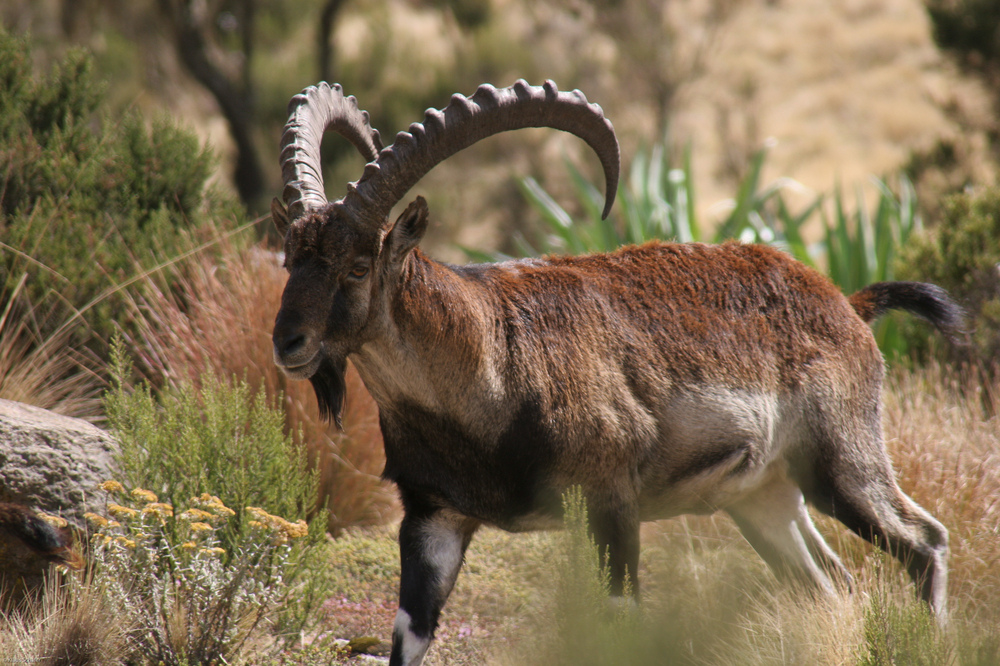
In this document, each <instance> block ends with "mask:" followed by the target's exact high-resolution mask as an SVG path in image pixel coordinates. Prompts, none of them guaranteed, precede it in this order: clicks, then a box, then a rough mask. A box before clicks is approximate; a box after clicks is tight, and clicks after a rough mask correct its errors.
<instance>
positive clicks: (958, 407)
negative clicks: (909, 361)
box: [885, 367, 1000, 627]
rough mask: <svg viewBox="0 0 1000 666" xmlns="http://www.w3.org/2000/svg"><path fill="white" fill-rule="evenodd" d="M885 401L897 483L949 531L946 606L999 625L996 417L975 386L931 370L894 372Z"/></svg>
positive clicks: (999, 428)
mask: <svg viewBox="0 0 1000 666" xmlns="http://www.w3.org/2000/svg"><path fill="white" fill-rule="evenodd" d="M992 395H996V390H995V389H994V390H993V391H992ZM887 396H888V397H887V401H886V403H887V404H886V419H885V433H886V439H887V441H888V444H889V448H890V453H891V455H892V457H893V459H894V460H895V461H896V468H897V470H898V472H899V479H900V485H901V486H902V487H903V489H904V490H905V491H906V492H907V493H909V494H910V495H911V496H912V497H913V498H914V499H915V500H916V501H917V502H919V503H920V504H921V505H922V506H924V507H925V508H926V509H927V510H928V511H930V512H931V513H932V514H934V515H935V516H936V517H937V518H938V519H939V520H940V521H941V522H942V523H944V525H945V526H946V527H947V528H948V530H949V531H950V542H949V543H950V546H951V559H950V563H951V575H950V577H949V591H950V597H951V605H952V607H953V608H954V609H956V610H957V611H959V612H960V613H961V614H963V615H967V616H968V617H969V618H973V619H977V621H978V619H979V618H982V619H983V620H987V619H988V620H989V621H991V622H992V623H993V626H995V627H1000V417H997V416H992V417H991V416H990V415H989V413H988V411H989V410H986V409H984V406H983V403H982V400H983V391H982V388H981V387H980V386H979V384H978V383H977V382H976V381H974V380H972V379H971V378H970V377H968V376H966V375H963V374H952V373H949V372H948V371H945V370H942V369H941V368H936V367H935V368H930V369H928V370H924V371H920V372H916V373H913V374H904V373H900V374H898V375H896V376H895V377H894V378H893V381H892V382H891V385H890V390H889V391H888V394H887ZM998 406H1000V405H994V406H993V407H992V412H993V413H994V414H995V413H996V407H998Z"/></svg>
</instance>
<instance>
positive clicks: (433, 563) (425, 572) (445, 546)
mask: <svg viewBox="0 0 1000 666" xmlns="http://www.w3.org/2000/svg"><path fill="white" fill-rule="evenodd" d="M404 504H405V505H406V515H405V517H404V518H403V523H402V525H400V528H399V554H400V564H401V576H400V585H399V611H398V612H397V613H396V624H395V627H394V628H393V634H392V654H391V655H390V657H389V664H390V666H416V665H417V664H419V663H420V662H421V661H423V658H424V655H425V654H426V652H427V648H428V647H429V646H430V643H431V639H432V638H433V637H434V630H435V629H436V628H437V622H438V617H439V616H440V614H441V609H442V608H443V607H444V604H445V601H446V600H447V599H448V595H449V594H451V590H452V587H454V585H455V579H456V578H457V577H458V571H459V569H460V568H461V566H462V559H463V557H464V556H465V550H466V548H468V546H469V542H470V541H471V540H472V535H473V533H474V532H475V531H476V528H477V527H478V523H477V522H476V521H474V520H471V519H469V518H466V517H465V516H462V515H460V514H457V513H455V512H453V511H450V510H446V509H436V508H432V507H429V506H427V505H421V504H418V503H416V502H412V501H409V502H407V501H405V498H404Z"/></svg>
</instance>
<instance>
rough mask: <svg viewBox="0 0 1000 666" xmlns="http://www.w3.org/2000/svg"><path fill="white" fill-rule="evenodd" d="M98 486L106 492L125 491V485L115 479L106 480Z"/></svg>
mask: <svg viewBox="0 0 1000 666" xmlns="http://www.w3.org/2000/svg"><path fill="white" fill-rule="evenodd" d="M98 488H100V489H101V490H103V491H104V492H106V493H123V492H125V487H124V486H123V485H122V484H120V483H118V482H117V481H115V480H114V479H111V480H108V481H105V482H104V483H102V484H101V485H100V486H98Z"/></svg>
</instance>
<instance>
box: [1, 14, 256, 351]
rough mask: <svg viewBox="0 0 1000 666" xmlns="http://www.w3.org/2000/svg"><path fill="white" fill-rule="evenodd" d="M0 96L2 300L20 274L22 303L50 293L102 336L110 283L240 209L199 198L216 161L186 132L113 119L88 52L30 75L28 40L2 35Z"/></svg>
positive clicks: (110, 305)
mask: <svg viewBox="0 0 1000 666" xmlns="http://www.w3.org/2000/svg"><path fill="white" fill-rule="evenodd" d="M0 88H2V90H0V241H2V243H3V245H2V246H0V248H2V252H0V294H2V296H3V298H4V300H9V299H10V298H11V297H12V294H13V291H14V288H15V285H17V284H18V283H19V281H20V280H21V279H22V276H27V279H26V282H25V289H24V296H25V297H26V298H27V301H28V302H30V303H33V304H36V305H38V304H41V303H42V302H43V301H45V299H46V298H49V297H52V296H53V295H55V296H56V297H57V299H58V300H60V301H62V302H64V303H65V304H67V305H68V308H67V312H68V313H69V314H73V313H75V312H76V311H83V312H84V321H85V322H86V323H88V324H90V326H91V327H92V328H93V329H94V330H95V331H96V332H97V333H98V334H99V335H100V336H101V337H104V338H107V337H110V332H111V331H112V330H113V329H114V324H113V319H114V315H115V312H116V310H117V309H118V307H119V306H118V305H116V303H115V302H114V301H113V299H108V295H109V294H112V293H114V291H115V288H116V286H117V285H119V284H121V283H122V282H124V281H125V280H126V279H127V278H128V277H130V276H131V275H132V274H133V273H141V272H142V271H144V270H148V269H150V268H152V267H154V266H156V265H157V264H159V263H161V262H163V261H164V260H165V259H167V258H172V257H174V256H176V255H178V254H181V253H182V252H183V251H184V250H186V249H189V248H190V247H193V246H194V245H195V244H196V242H195V241H196V238H195V236H197V233H195V231H194V230H197V229H198V228H199V227H201V226H202V225H203V224H204V222H205V221H206V220H212V221H214V222H216V223H218V222H221V220H223V219H225V218H227V217H230V218H232V217H235V216H236V214H237V209H236V207H235V206H234V205H233V204H232V202H230V201H228V200H227V199H226V198H225V197H223V196H222V195H220V194H219V193H217V192H214V191H207V190H206V183H207V181H208V178H209V177H210V176H211V174H212V171H213V169H214V158H213V156H212V154H211V153H210V151H209V150H208V149H207V148H202V147H200V146H199V144H198V140H197V138H196V137H195V136H194V134H193V133H191V132H188V131H186V130H183V129H180V128H178V127H176V126H174V125H173V124H172V123H170V122H169V121H166V120H163V119H160V120H156V121H154V122H153V123H152V126H151V127H150V128H147V126H146V123H145V121H144V119H143V118H142V117H141V116H139V115H138V114H137V113H134V112H126V113H124V114H120V115H118V116H117V117H112V116H111V115H110V113H109V112H108V111H109V110H108V109H106V108H105V107H104V106H103V100H104V86H103V85H102V84H101V83H100V82H99V81H98V79H97V77H96V76H95V74H94V71H93V60H92V58H91V57H90V56H89V55H88V54H87V53H86V52H84V51H80V50H74V51H71V52H70V53H69V54H68V55H67V56H66V57H65V58H64V59H63V60H62V61H61V62H60V63H59V64H58V65H57V66H56V67H54V68H53V70H52V71H51V72H50V73H48V74H47V75H43V76H39V77H37V78H36V77H35V76H33V73H32V63H31V54H30V50H29V47H28V44H27V41H26V40H24V39H19V38H17V37H13V36H11V35H9V34H8V33H6V32H5V31H3V30H2V29H0ZM57 325H58V323H57Z"/></svg>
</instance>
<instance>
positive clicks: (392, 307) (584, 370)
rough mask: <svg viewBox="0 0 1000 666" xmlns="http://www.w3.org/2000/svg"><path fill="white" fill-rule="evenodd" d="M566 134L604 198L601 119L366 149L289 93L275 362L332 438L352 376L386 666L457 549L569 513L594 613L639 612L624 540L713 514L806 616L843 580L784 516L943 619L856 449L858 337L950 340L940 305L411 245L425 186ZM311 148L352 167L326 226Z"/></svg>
mask: <svg viewBox="0 0 1000 666" xmlns="http://www.w3.org/2000/svg"><path fill="white" fill-rule="evenodd" d="M537 126H546V127H553V128H556V129H561V130H566V131H570V132H572V133H574V134H576V135H577V136H579V137H581V138H582V139H584V140H585V141H586V142H587V143H588V144H589V145H590V146H591V147H592V148H593V149H594V150H595V152H597V154H598V156H599V157H600V159H601V163H602V165H603V167H604V173H605V178H606V182H607V194H606V207H605V214H607V211H608V209H609V208H610V206H611V203H612V201H613V197H614V194H615V190H616V188H617V181H618V169H619V153H618V144H617V141H616V139H615V136H614V131H613V129H612V127H611V124H610V123H609V122H608V121H607V120H606V119H605V118H604V116H603V113H602V111H601V109H600V107H598V106H596V105H592V104H588V103H587V101H586V99H585V98H584V97H583V95H582V94H580V93H579V92H574V93H565V92H559V91H558V90H556V88H555V86H554V85H553V84H552V83H551V82H549V83H546V85H545V86H544V87H532V86H528V85H527V84H525V83H524V82H523V81H522V82H518V83H517V84H515V85H514V86H513V87H511V88H507V89H500V90H498V89H495V88H492V87H489V86H483V87H481V88H480V89H479V91H478V92H477V93H476V95H475V96H473V97H472V98H465V97H461V96H458V95H456V96H455V97H453V99H452V102H451V104H450V105H449V106H448V107H447V108H446V109H444V110H443V111H435V110H430V111H428V112H427V116H426V118H425V121H424V123H423V124H422V125H413V126H411V128H410V131H409V133H401V134H400V135H399V136H398V137H397V139H396V142H395V143H394V144H393V146H391V147H389V148H387V149H384V150H383V149H382V146H381V141H380V139H379V135H378V132H376V131H375V130H373V129H372V128H371V126H370V124H369V122H368V116H367V114H366V113H364V112H362V111H360V110H359V109H358V107H357V103H356V102H355V100H354V98H353V97H346V98H345V97H344V96H343V93H342V92H341V90H340V88H339V86H334V87H330V86H327V85H326V84H320V85H319V86H318V87H312V88H308V89H306V90H305V91H304V92H303V93H302V94H301V95H298V96H296V97H295V98H294V99H293V101H292V104H291V108H290V118H289V122H288V125H287V126H286V132H285V136H284V138H283V146H284V150H283V152H282V160H283V172H284V176H285V192H284V196H285V200H286V203H287V205H288V208H287V210H286V208H285V207H284V206H283V205H282V204H281V203H280V202H278V201H277V200H275V203H274V205H273V206H272V214H273V218H274V220H275V222H276V224H277V225H278V227H279V229H281V230H282V231H283V232H284V233H285V263H286V266H287V268H288V270H289V273H290V277H289V280H288V285H287V286H286V288H285V292H284V295H283V297H282V304H281V310H280V312H279V313H278V317H277V322H276V323H275V328H274V356H275V362H276V363H277V364H278V365H279V366H280V367H281V368H282V369H283V370H284V371H285V372H286V373H287V374H288V375H289V376H291V377H298V378H303V379H309V380H311V381H312V383H313V385H314V387H315V389H316V395H317V398H318V400H319V403H320V406H321V408H322V409H323V411H324V413H326V414H327V415H329V416H331V417H332V418H333V419H334V420H337V421H338V422H339V418H340V412H341V409H342V405H343V400H344V379H343V377H344V370H345V367H346V362H347V359H348V358H350V360H351V361H352V362H353V364H354V365H355V367H356V368H357V370H358V372H359V373H360V375H361V377H362V379H363V380H364V382H365V386H366V387H367V388H368V390H369V391H370V392H371V394H372V396H374V398H375V401H376V402H377V403H378V406H379V418H380V423H381V428H382V434H383V437H384V441H385V455H386V467H385V472H384V475H385V477H386V478H388V479H391V480H393V481H395V482H396V484H397V485H398V487H399V490H400V495H401V497H402V502H403V507H404V510H405V515H404V518H403V522H402V525H401V526H400V534H399V545H400V556H401V561H402V579H401V584H400V598H399V602H400V607H399V612H398V614H397V619H396V626H395V630H394V633H393V648H392V656H391V659H390V663H391V664H393V666H395V665H397V664H406V665H408V666H412V665H414V664H419V663H420V662H421V660H422V659H423V656H424V654H425V652H426V650H427V648H428V646H429V644H430V641H431V638H432V636H433V633H434V629H435V626H436V624H437V620H438V615H439V613H440V611H441V608H442V607H443V605H444V603H445V600H446V599H447V597H448V595H449V593H450V591H451V589H452V586H453V585H454V582H455V578H456V577H457V575H458V571H459V568H460V567H461V564H462V559H463V556H464V553H465V549H466V548H467V546H468V545H469V542H470V540H471V539H472V537H473V534H474V533H475V531H476V529H477V528H478V527H479V526H480V525H483V524H489V525H496V526H499V527H501V528H504V529H507V530H513V531H519V530H530V529H538V528H547V527H555V526H558V525H559V524H560V520H561V503H560V497H561V495H562V493H563V492H564V491H565V490H567V489H568V488H570V487H572V486H580V487H582V489H583V491H584V494H585V496H586V498H587V508H588V514H589V517H590V522H591V529H592V532H593V534H594V537H595V539H596V541H597V542H598V544H599V545H600V547H601V548H602V549H604V552H606V553H607V556H608V559H609V562H610V567H611V576H612V593H613V594H616V595H621V594H622V590H623V581H624V579H625V577H626V575H627V576H628V577H629V578H630V580H631V581H632V589H633V590H634V591H635V594H636V595H638V581H637V578H636V573H637V569H638V560H639V523H640V521H644V520H655V519H660V518H667V517H670V516H675V515H678V514H683V513H711V512H714V511H717V510H723V511H726V512H727V513H729V515H731V516H732V517H733V519H734V520H735V521H736V523H737V524H738V525H739V528H740V530H741V531H742V532H743V534H744V535H745V536H746V538H747V540H748V541H749V542H750V543H751V544H752V545H753V547H754V548H755V549H756V550H757V552H758V553H760V555H761V556H762V557H763V558H764V559H765V560H766V561H767V563H768V564H769V565H770V566H771V567H772V568H773V569H774V571H775V572H776V573H777V574H779V575H782V576H785V577H788V578H791V579H793V580H796V581H799V582H801V583H804V584H805V585H806V586H808V587H810V588H812V589H815V590H817V591H819V592H821V593H825V594H834V593H835V592H836V590H837V588H838V586H839V585H841V584H843V585H846V584H847V582H848V581H849V579H850V576H849V574H848V573H847V571H846V569H845V568H844V566H843V565H842V564H841V562H840V559H839V558H838V557H837V555H836V554H835V553H834V552H833V551H832V550H831V549H830V547H829V546H828V545H827V544H826V543H825V542H824V540H823V538H822V537H821V536H820V534H819V532H818V531H817V530H816V528H815V527H814V525H813V522H812V519H811V518H810V515H809V513H808V511H807V509H806V502H808V503H810V504H812V505H813V506H814V507H816V508H817V509H819V510H820V511H822V512H824V513H827V514H829V515H832V516H834V517H836V518H837V519H838V520H840V521H841V522H843V523H844V524H845V525H846V526H847V527H849V528H850V529H852V530H854V531H855V532H856V533H858V534H859V535H860V536H862V537H863V538H865V539H868V540H869V541H873V542H875V543H877V544H878V545H879V546H881V547H883V548H885V549H886V550H887V551H888V552H890V553H892V554H893V555H894V556H896V557H898V558H899V559H900V560H902V561H903V562H905V563H906V566H907V567H908V570H909V572H910V574H911V576H912V577H913V579H914V581H915V582H916V584H917V587H918V589H919V592H920V595H921V597H922V598H923V599H924V600H925V601H927V602H928V603H929V604H930V606H931V608H932V609H933V610H934V611H935V612H936V613H938V614H940V615H941V616H942V617H943V614H944V613H945V599H946V592H945V588H946V577H947V566H946V557H947V550H948V546H947V531H946V530H945V528H944V527H943V526H942V525H941V524H940V523H938V522H937V521H936V520H934V519H933V518H932V517H931V516H930V515H928V514H927V512H926V511H924V510H923V509H921V508H920V507H919V506H918V505H917V504H916V503H914V502H913V501H912V500H911V499H910V498H909V497H907V496H906V495H905V494H903V492H902V491H901V490H900V489H899V488H898V486H897V485H896V482H895V480H894V478H893V471H892V467H891V463H890V461H889V458H888V456H887V455H886V451H885V447H884V445H883V441H882V433H881V408H880V404H881V397H880V392H881V385H882V378H883V363H882V357H881V355H880V353H879V350H878V348H877V347H876V345H875V340H874V338H873V336H872V333H871V331H870V330H869V328H868V326H867V324H866V322H868V321H870V320H872V319H874V318H875V317H877V316H879V315H880V314H882V313H883V312H885V311H886V310H887V309H893V308H902V309H906V310H910V311H913V312H915V313H917V314H919V315H921V316H923V317H925V318H927V319H929V320H930V321H931V322H933V323H934V324H935V325H937V326H938V327H939V328H941V329H942V330H944V331H945V332H948V333H951V332H954V331H955V330H957V328H958V327H959V326H960V320H961V316H960V312H959V310H958V308H957V307H956V306H954V304H953V303H952V302H951V301H950V300H949V299H948V297H947V295H946V294H944V292H942V291H941V290H940V289H938V288H936V287H934V286H933V285H926V284H919V283H882V284H877V285H872V286H871V287H868V288H866V289H863V290H862V291H860V292H859V293H857V294H855V295H854V296H852V297H851V298H849V299H848V298H846V297H844V296H843V295H842V294H841V293H840V292H839V291H838V290H837V288H836V287H834V286H833V285H832V284H831V283H830V282H829V281H828V280H827V279H826V278H824V277H823V276H822V275H820V274H819V273H817V272H816V271H814V270H812V269H810V268H807V267H806V266H804V265H802V264H800V263H798V262H796V261H794V260H793V259H791V258H790V257H789V256H787V255H786V254H784V253H782V252H780V251H777V250H775V249H772V248H769V247H764V246H757V245H742V244H738V243H727V244H724V245H717V246H713V245H699V244H694V245H681V244H666V243H650V244H647V245H644V246H641V247H627V248H623V249H621V250H618V251H617V252H613V253H610V254H602V255H592V256H584V257H571V258H554V257H550V258H545V259H528V260H523V261H511V262H506V263H501V264H494V265H476V266H461V267H460V266H448V265H444V264H440V263H437V262H435V261H432V260H430V259H428V258H427V257H425V256H424V255H423V254H422V253H421V252H420V251H419V250H418V249H417V248H416V245H417V244H418V242H419V241H420V238H421V237H422V235H423V233H424V231H425V229H426V227H427V220H428V210H427V205H426V203H425V202H424V200H423V199H422V198H420V197H417V199H416V200H415V201H414V202H413V203H411V204H410V205H409V207H408V208H407V209H406V210H405V211H404V212H403V214H402V215H401V216H400V217H399V218H398V219H397V220H396V221H395V223H391V222H390V221H389V218H388V215H389V211H390V209H391V208H392V206H393V205H394V204H395V203H397V202H398V201H399V200H400V199H401V198H402V197H403V196H404V195H405V194H406V192H407V191H408V190H409V189H410V187H412V186H413V185H414V184H415V183H416V182H417V181H418V180H419V179H420V178H421V177H422V176H423V175H424V174H425V173H427V171H429V170H430V169H431V168H432V167H433V166H434V165H436V164H438V163H439V162H441V161H442V160H444V159H446V158H447V157H449V156H450V155H452V154H454V153H455V152H457V151H459V150H461V149H463V148H465V147H467V146H469V145H471V144H473V143H475V142H476V141H478V140H480V139H482V138H484V137H486V136H490V135H492V134H495V133H497V132H500V131H505V130H510V129H517V128H520V127H537ZM326 129H334V130H335V131H337V132H338V133H340V134H342V135H343V136H345V137H346V138H347V139H348V140H350V141H351V142H352V143H353V144H354V145H355V146H356V147H357V148H358V150H359V151H360V152H361V153H362V155H363V156H364V157H365V159H366V160H368V161H369V164H368V165H367V166H366V167H365V172H364V175H363V176H362V178H361V179H360V180H359V181H358V182H357V183H352V184H350V185H349V186H348V194H347V196H345V197H344V198H343V199H342V200H340V201H337V202H335V203H328V202H327V199H326V196H325V194H324V191H323V183H322V178H321V176H320V174H321V169H320V164H319V144H320V139H321V137H322V135H323V132H324V131H325V130H326Z"/></svg>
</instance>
